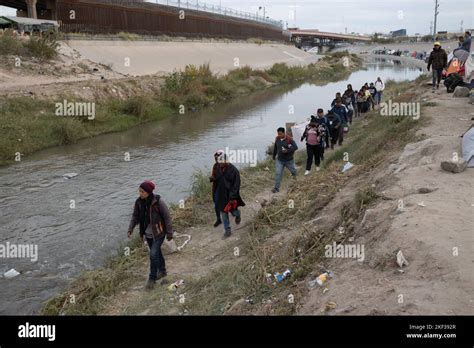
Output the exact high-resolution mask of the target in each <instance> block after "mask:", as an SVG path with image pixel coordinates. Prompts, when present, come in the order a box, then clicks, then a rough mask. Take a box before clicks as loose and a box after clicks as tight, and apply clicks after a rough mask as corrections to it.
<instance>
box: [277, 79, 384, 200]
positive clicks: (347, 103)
mask: <svg viewBox="0 0 474 348" xmlns="http://www.w3.org/2000/svg"><path fill="white" fill-rule="evenodd" d="M384 89H385V84H384V83H383V81H382V79H381V78H380V77H378V78H377V81H376V82H375V83H370V85H369V83H366V84H364V85H363V86H362V87H361V88H360V90H359V91H355V90H354V89H353V88H352V85H351V84H349V85H347V89H346V91H345V92H344V93H343V94H341V93H340V92H338V93H336V98H335V99H334V100H333V101H332V103H331V109H330V110H329V111H328V112H327V114H324V110H323V109H321V108H320V109H318V110H317V112H316V115H311V120H310V122H309V124H308V125H307V126H306V128H305V130H304V132H303V135H302V136H301V139H300V140H301V141H302V142H303V141H306V153H307V160H306V171H305V173H304V175H309V174H310V172H311V167H312V166H313V162H314V165H315V166H316V171H319V170H320V165H321V161H323V160H324V152H325V150H326V149H329V148H331V149H334V147H335V146H336V144H338V145H339V146H342V144H343V142H344V137H345V134H347V132H348V131H349V125H350V124H352V121H353V118H356V117H359V116H360V115H361V114H363V113H365V112H368V111H369V110H370V109H375V107H376V106H377V105H379V104H380V103H381V101H382V94H383V91H384ZM277 132H278V136H277V138H276V140H275V146H274V150H273V159H275V158H276V159H277V162H276V165H275V187H274V188H273V190H272V192H274V193H276V192H278V191H279V190H280V184H281V176H282V172H283V169H284V168H288V169H289V171H290V173H291V175H292V176H293V177H294V178H296V168H295V164H294V159H293V154H294V152H295V151H296V150H297V149H298V147H297V145H296V143H295V142H294V140H292V139H291V137H290V136H289V135H287V134H285V129H284V128H279V129H278V131H277Z"/></svg>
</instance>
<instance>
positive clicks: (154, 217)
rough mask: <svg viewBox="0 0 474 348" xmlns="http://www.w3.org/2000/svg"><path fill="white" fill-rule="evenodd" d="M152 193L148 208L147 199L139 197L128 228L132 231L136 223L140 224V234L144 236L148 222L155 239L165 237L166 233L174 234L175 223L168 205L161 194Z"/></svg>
mask: <svg viewBox="0 0 474 348" xmlns="http://www.w3.org/2000/svg"><path fill="white" fill-rule="evenodd" d="M152 195H153V196H152V197H150V204H148V208H147V202H146V200H144V199H141V198H140V197H139V198H138V199H137V200H136V201H135V206H134V208H133V214H132V219H131V221H130V226H129V227H128V230H129V231H131V230H133V229H134V228H135V226H136V225H140V236H143V235H145V230H146V227H147V225H148V223H151V227H152V231H153V238H154V239H159V238H161V237H163V235H164V234H170V235H173V225H172V222H171V214H170V211H169V209H168V206H167V205H166V203H165V202H164V201H163V200H162V199H161V197H160V195H155V194H152Z"/></svg>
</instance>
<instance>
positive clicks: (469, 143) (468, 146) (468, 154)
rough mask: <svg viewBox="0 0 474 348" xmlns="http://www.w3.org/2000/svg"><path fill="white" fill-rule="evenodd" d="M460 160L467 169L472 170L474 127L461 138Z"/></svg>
mask: <svg viewBox="0 0 474 348" xmlns="http://www.w3.org/2000/svg"><path fill="white" fill-rule="evenodd" d="M462 158H464V160H465V161H466V162H467V166H468V167H469V168H474V127H471V129H469V130H468V131H467V132H466V133H464V135H463V137H462Z"/></svg>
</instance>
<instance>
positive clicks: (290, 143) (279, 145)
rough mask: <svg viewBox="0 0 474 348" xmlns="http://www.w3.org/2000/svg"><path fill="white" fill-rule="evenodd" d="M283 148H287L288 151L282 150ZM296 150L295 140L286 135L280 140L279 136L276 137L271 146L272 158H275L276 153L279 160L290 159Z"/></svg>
mask: <svg viewBox="0 0 474 348" xmlns="http://www.w3.org/2000/svg"><path fill="white" fill-rule="evenodd" d="M283 148H285V149H286V150H288V152H283ZM296 150H298V145H296V143H295V141H294V140H293V139H292V138H291V137H289V136H286V137H285V139H283V140H281V139H280V138H279V137H276V139H275V146H274V147H273V159H275V157H277V155H278V160H279V161H282V162H286V161H291V160H292V159H293V154H294V153H295V151H296Z"/></svg>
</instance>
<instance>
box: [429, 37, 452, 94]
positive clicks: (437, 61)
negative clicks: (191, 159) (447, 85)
mask: <svg viewBox="0 0 474 348" xmlns="http://www.w3.org/2000/svg"><path fill="white" fill-rule="evenodd" d="M447 66H448V55H447V54H446V51H445V50H444V49H442V48H441V43H439V42H438V41H437V42H435V43H434V47H433V51H431V54H430V57H429V58H428V67H427V69H428V71H430V68H431V67H433V87H432V90H433V93H434V91H435V87H436V89H439V83H440V82H441V75H442V73H443V69H446V67H447Z"/></svg>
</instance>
